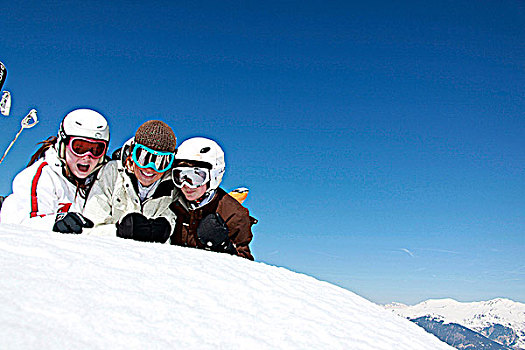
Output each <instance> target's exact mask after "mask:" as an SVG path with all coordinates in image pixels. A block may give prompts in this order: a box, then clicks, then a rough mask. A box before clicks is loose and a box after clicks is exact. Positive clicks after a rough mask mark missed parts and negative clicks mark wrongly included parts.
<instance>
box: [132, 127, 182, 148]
mask: <svg viewBox="0 0 525 350" xmlns="http://www.w3.org/2000/svg"><path fill="white" fill-rule="evenodd" d="M135 142H136V143H140V144H141V145H143V146H146V147H149V148H151V149H154V150H155V151H161V152H175V148H176V146H177V138H176V137H175V134H174V133H173V130H171V128H170V127H169V126H168V124H166V123H164V122H162V121H160V120H150V121H147V122H145V123H144V124H142V125H141V126H140V127H139V128H138V129H137V132H136V133H135Z"/></svg>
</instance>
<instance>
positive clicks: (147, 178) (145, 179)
mask: <svg viewBox="0 0 525 350" xmlns="http://www.w3.org/2000/svg"><path fill="white" fill-rule="evenodd" d="M131 167H132V170H133V174H135V176H136V177H137V180H139V182H140V184H141V185H142V186H145V187H148V186H150V185H152V184H153V183H155V181H157V180H159V179H160V178H161V177H162V174H164V173H159V172H158V171H155V170H153V169H151V168H139V167H138V166H137V165H136V164H135V163H134V162H131Z"/></svg>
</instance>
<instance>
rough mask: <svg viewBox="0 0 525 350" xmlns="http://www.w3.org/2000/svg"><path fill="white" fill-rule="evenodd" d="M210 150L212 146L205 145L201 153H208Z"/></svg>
mask: <svg viewBox="0 0 525 350" xmlns="http://www.w3.org/2000/svg"><path fill="white" fill-rule="evenodd" d="M210 150H211V148H210V147H204V148H203V149H201V153H208V152H209V151H210Z"/></svg>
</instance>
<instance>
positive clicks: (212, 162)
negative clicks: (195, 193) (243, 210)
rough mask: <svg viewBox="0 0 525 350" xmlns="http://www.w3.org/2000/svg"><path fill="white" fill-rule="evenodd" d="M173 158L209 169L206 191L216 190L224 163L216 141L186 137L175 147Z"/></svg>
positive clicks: (222, 153)
mask: <svg viewBox="0 0 525 350" xmlns="http://www.w3.org/2000/svg"><path fill="white" fill-rule="evenodd" d="M175 159H176V161H177V162H181V161H184V160H186V161H190V162H192V163H196V164H197V165H202V166H203V167H204V168H208V169H210V186H209V188H208V192H210V191H213V190H216V189H217V188H218V187H219V185H220V184H221V181H222V177H223V175H224V171H225V168H226V164H225V162H224V152H223V150H222V148H221V146H219V145H218V144H217V142H215V141H213V140H210V139H207V138H204V137H194V138H191V139H188V140H186V141H184V142H183V143H181V144H180V146H179V147H178V148H177V153H176V154H175ZM175 166H176V165H175Z"/></svg>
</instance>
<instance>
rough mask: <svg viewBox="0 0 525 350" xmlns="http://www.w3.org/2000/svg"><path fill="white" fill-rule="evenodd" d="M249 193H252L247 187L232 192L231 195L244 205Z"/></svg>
mask: <svg viewBox="0 0 525 350" xmlns="http://www.w3.org/2000/svg"><path fill="white" fill-rule="evenodd" d="M248 192H250V190H248V189H247V188H246V187H239V188H236V189H234V190H233V191H231V192H230V193H229V195H230V196H232V197H233V198H235V199H236V200H237V201H238V202H239V203H241V204H242V202H244V200H245V199H246V197H248Z"/></svg>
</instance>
